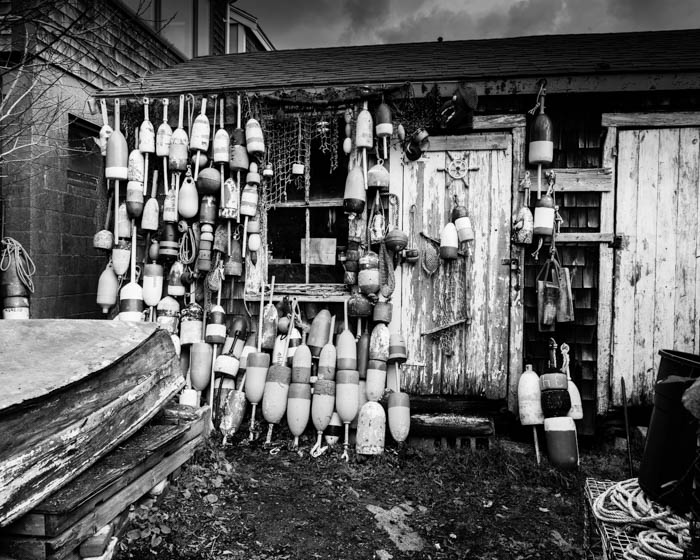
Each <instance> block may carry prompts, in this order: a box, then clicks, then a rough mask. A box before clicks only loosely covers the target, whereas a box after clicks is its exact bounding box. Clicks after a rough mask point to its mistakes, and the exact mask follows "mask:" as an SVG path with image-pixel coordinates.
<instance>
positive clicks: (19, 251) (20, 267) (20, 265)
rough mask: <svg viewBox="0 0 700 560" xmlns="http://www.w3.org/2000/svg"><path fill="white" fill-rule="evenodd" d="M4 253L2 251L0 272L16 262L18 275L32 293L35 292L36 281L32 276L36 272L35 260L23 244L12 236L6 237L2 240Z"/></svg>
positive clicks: (1, 244)
mask: <svg viewBox="0 0 700 560" xmlns="http://www.w3.org/2000/svg"><path fill="white" fill-rule="evenodd" d="M0 246H1V247H2V253H0V272H5V271H6V270H9V268H10V267H11V266H12V265H13V264H14V267H15V270H16V271H17V277H18V278H19V280H20V282H22V284H23V285H24V287H25V288H27V290H29V292H30V293H32V294H33V293H34V282H33V281H32V276H34V273H35V272H36V266H35V265H34V261H33V260H32V258H31V257H30V256H29V253H27V251H25V249H24V247H22V244H21V243H20V242H19V241H17V240H16V239H13V238H12V237H5V238H3V239H2V240H0Z"/></svg>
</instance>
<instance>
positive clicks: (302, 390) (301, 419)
mask: <svg viewBox="0 0 700 560" xmlns="http://www.w3.org/2000/svg"><path fill="white" fill-rule="evenodd" d="M310 415H311V385H309V384H308V383H295V382H292V383H291V384H290V385H289V393H288V396H287V425H288V426H289V431H290V432H292V435H293V436H294V444H293V446H294V448H297V447H299V436H300V435H301V434H303V433H304V430H305V429H306V426H307V425H308V423H309V416H310Z"/></svg>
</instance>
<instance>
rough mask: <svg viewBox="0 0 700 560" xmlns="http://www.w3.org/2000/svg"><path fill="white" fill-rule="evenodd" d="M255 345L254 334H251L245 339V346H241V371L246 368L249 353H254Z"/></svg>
mask: <svg viewBox="0 0 700 560" xmlns="http://www.w3.org/2000/svg"><path fill="white" fill-rule="evenodd" d="M256 344H257V343H256V336H255V333H254V332H252V333H250V334H249V335H248V337H247V338H246V339H245V344H244V345H243V351H242V352H241V357H240V362H241V363H240V368H241V369H242V370H245V369H246V367H247V366H248V356H249V355H250V353H251V352H255V349H256Z"/></svg>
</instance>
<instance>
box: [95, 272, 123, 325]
mask: <svg viewBox="0 0 700 560" xmlns="http://www.w3.org/2000/svg"><path fill="white" fill-rule="evenodd" d="M118 291H119V280H118V279H117V275H116V274H115V273H114V267H113V266H112V261H110V262H108V263H107V266H106V267H105V269H104V270H103V271H102V274H100V279H99V281H98V282H97V305H99V306H100V307H101V308H102V313H109V310H110V309H111V308H112V306H114V304H115V303H117V293H118Z"/></svg>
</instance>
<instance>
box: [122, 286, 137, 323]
mask: <svg viewBox="0 0 700 560" xmlns="http://www.w3.org/2000/svg"><path fill="white" fill-rule="evenodd" d="M119 320H121V321H143V289H142V288H141V286H139V285H138V284H137V283H136V282H129V283H128V284H127V285H126V286H124V287H123V288H122V289H121V291H120V292H119Z"/></svg>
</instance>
